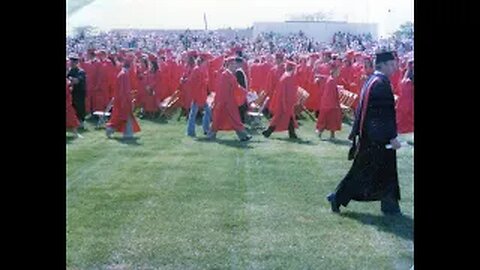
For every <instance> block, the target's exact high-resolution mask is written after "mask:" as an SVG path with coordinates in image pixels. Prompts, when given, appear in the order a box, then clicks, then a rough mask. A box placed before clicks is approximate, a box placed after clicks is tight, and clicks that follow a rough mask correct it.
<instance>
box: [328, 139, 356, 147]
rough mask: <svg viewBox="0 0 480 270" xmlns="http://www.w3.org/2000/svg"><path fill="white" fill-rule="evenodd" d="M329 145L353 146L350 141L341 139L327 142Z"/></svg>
mask: <svg viewBox="0 0 480 270" xmlns="http://www.w3.org/2000/svg"><path fill="white" fill-rule="evenodd" d="M325 141H327V142H329V143H333V144H336V145H347V146H351V145H352V142H351V141H349V140H339V139H334V140H325Z"/></svg>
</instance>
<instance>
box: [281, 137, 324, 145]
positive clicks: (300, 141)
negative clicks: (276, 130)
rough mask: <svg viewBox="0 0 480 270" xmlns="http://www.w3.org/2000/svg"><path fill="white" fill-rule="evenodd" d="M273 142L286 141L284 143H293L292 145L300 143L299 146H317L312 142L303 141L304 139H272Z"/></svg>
mask: <svg viewBox="0 0 480 270" xmlns="http://www.w3.org/2000/svg"><path fill="white" fill-rule="evenodd" d="M272 140H277V141H284V142H291V143H298V144H307V145H315V144H316V143H314V142H312V141H310V140H303V139H302V138H298V139H290V138H272Z"/></svg>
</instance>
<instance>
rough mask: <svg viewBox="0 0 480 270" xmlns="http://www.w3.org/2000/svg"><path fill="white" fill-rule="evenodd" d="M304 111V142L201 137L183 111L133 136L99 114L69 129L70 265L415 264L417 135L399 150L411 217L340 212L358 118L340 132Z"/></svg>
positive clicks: (374, 209)
mask: <svg viewBox="0 0 480 270" xmlns="http://www.w3.org/2000/svg"><path fill="white" fill-rule="evenodd" d="M300 122H301V127H300V129H299V130H298V135H299V137H300V138H301V139H302V140H301V141H290V140H288V135H287V132H282V133H274V134H273V135H272V136H271V138H270V139H265V138H263V136H261V134H260V135H258V134H255V133H254V134H253V135H254V137H253V139H252V141H250V142H247V143H242V142H239V141H238V140H237V138H236V135H235V133H234V132H220V133H219V134H218V135H217V141H215V142H210V141H207V140H205V139H204V136H203V132H202V131H201V127H200V126H197V135H198V136H199V138H197V139H193V138H190V137H187V136H186V135H185V130H186V122H185V120H184V118H183V119H182V120H181V121H179V122H177V120H176V117H174V118H173V119H172V120H168V123H167V122H165V121H149V120H140V125H141V127H142V132H140V133H138V134H137V136H138V139H137V140H133V141H128V142H126V141H122V140H120V139H110V140H109V139H107V138H106V136H105V133H104V130H95V129H94V128H93V125H92V124H91V123H90V124H89V129H88V131H85V132H83V136H84V138H83V139H72V138H71V137H69V135H67V153H66V154H67V190H66V193H67V269H72V270H73V269H369V270H370V269H410V267H411V265H412V263H413V148H412V146H407V147H404V148H402V149H400V150H399V151H398V167H399V178H400V185H401V193H402V194H401V195H402V200H401V207H402V211H403V213H404V216H400V217H388V216H383V215H382V214H381V211H380V203H379V202H371V203H359V202H354V201H352V202H351V203H350V204H349V206H348V208H342V214H340V215H337V214H333V213H331V212H330V206H329V204H328V202H327V200H326V199H325V196H326V195H327V194H328V193H329V192H331V191H333V190H334V188H335V187H336V185H337V183H338V182H339V181H340V180H341V179H342V177H343V176H344V175H345V174H346V172H347V171H348V169H349V167H350V164H351V162H350V161H347V159H346V156H347V151H348V148H349V145H348V142H347V141H346V137H347V134H348V132H349V131H350V126H349V125H346V124H344V126H343V130H342V131H341V132H340V133H339V134H338V135H337V138H338V141H337V142H336V143H333V142H329V141H320V140H319V139H318V137H316V135H315V133H314V123H313V122H311V121H309V120H308V121H307V120H302V121H300ZM325 135H327V136H325V137H328V134H325ZM116 136H117V137H119V136H120V134H117V135H116Z"/></svg>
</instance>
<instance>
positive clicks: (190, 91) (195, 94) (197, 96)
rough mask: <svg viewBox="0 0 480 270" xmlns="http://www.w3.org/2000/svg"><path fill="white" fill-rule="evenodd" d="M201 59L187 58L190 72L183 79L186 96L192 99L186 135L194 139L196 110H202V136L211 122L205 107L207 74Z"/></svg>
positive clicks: (207, 108) (206, 106) (207, 109)
mask: <svg viewBox="0 0 480 270" xmlns="http://www.w3.org/2000/svg"><path fill="white" fill-rule="evenodd" d="M201 65H202V59H201V58H198V59H196V58H195V57H194V56H193V57H192V56H191V57H190V58H189V66H190V67H191V72H189V75H188V77H187V78H186V79H185V84H184V86H185V88H184V89H185V90H186V91H187V95H190V97H191V98H192V103H191V106H190V113H189V115H188V123H187V135H188V136H190V137H195V136H196V134H195V121H196V118H197V113H198V109H199V108H200V107H201V108H203V111H204V114H203V118H202V127H203V134H205V135H206V134H207V133H208V131H209V127H210V121H211V118H212V117H211V115H212V112H211V109H210V107H209V106H208V105H207V73H206V72H205V69H204V68H202V66H201Z"/></svg>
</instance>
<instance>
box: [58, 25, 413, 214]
mask: <svg viewBox="0 0 480 270" xmlns="http://www.w3.org/2000/svg"><path fill="white" fill-rule="evenodd" d="M412 49H413V41H412V40H407V41H405V40H395V39H394V38H389V39H386V40H380V41H374V40H372V38H371V36H369V35H357V36H355V35H350V34H345V33H336V34H335V35H334V37H333V38H332V42H331V43H330V44H321V43H318V42H315V41H314V40H312V39H311V38H309V37H307V36H305V34H303V33H301V32H300V33H297V34H290V35H280V34H277V33H263V34H261V35H259V36H257V37H254V38H248V37H240V36H235V37H233V38H231V37H230V38H228V37H226V36H224V35H222V34H219V33H217V32H215V31H209V32H207V31H185V32H155V33H146V32H129V33H125V32H109V33H101V34H98V35H94V36H89V35H81V36H77V37H72V38H68V40H67V53H68V55H69V56H68V58H67V61H66V65H67V88H66V93H67V97H66V103H67V104H66V105H67V110H66V114H67V128H68V129H71V130H72V131H73V132H74V133H75V135H76V136H79V134H78V132H77V130H78V128H84V126H83V123H84V121H85V118H86V117H87V116H88V115H92V114H94V112H96V111H99V112H105V114H104V115H106V113H109V111H110V108H112V109H111V114H110V119H109V121H108V122H107V123H106V125H105V127H106V136H108V137H111V136H113V134H114V132H123V137H124V138H132V137H133V134H134V133H135V132H138V131H140V129H141V128H140V125H139V123H138V122H137V120H136V118H137V116H139V115H140V116H142V117H143V116H145V117H155V116H158V114H159V113H162V112H164V111H165V110H166V109H171V108H178V109H181V110H182V113H183V114H184V115H185V116H187V119H188V120H187V125H186V132H185V133H186V135H187V136H191V137H196V136H197V134H196V122H195V121H196V118H197V114H198V112H199V111H202V114H203V116H202V128H203V133H204V135H205V136H207V137H208V138H209V139H211V140H215V139H216V134H217V133H218V132H219V131H229V130H232V131H235V132H236V134H237V136H238V138H239V140H240V141H248V140H250V139H251V138H252V136H251V135H250V134H248V132H247V130H246V128H245V124H246V120H247V117H246V115H247V113H248V111H249V110H251V109H255V108H257V109H258V108H262V109H263V110H262V111H261V113H263V115H265V116H267V118H268V119H269V125H268V128H266V129H265V130H263V132H262V134H263V136H265V137H266V138H268V137H270V135H271V134H272V133H273V132H283V131H288V136H289V137H290V138H291V139H298V136H297V134H296V132H295V129H296V128H298V123H297V117H298V112H299V110H297V109H298V108H300V109H301V110H300V112H301V111H307V112H308V113H311V114H312V115H313V114H314V115H315V116H314V117H315V118H316V119H315V120H316V122H317V123H316V130H315V131H316V132H317V134H318V136H319V137H321V136H322V134H323V132H324V131H325V130H327V131H330V139H335V132H336V131H339V130H340V129H341V127H342V125H341V122H342V107H341V101H340V97H339V89H340V88H343V90H346V91H349V92H350V93H353V94H355V95H356V96H357V97H358V99H356V100H355V102H353V103H352V104H351V106H352V109H353V110H355V119H354V124H353V128H352V132H351V134H350V136H349V139H351V140H352V141H353V142H354V143H353V146H352V149H351V158H352V159H354V163H353V165H352V168H351V170H350V172H349V173H348V174H347V176H346V177H345V178H344V180H343V181H342V182H341V183H340V184H339V186H338V187H337V189H336V191H335V192H334V193H332V194H331V195H329V196H328V200H329V202H330V203H331V206H332V211H333V212H339V211H340V206H346V205H347V204H348V203H349V201H350V200H352V199H353V200H360V201H371V200H381V201H382V211H383V212H385V213H399V212H400V209H399V205H398V200H399V199H400V191H399V187H398V179H397V172H396V156H395V151H391V150H389V148H388V147H387V146H389V147H390V149H393V150H396V149H399V148H400V146H401V145H400V143H399V141H398V139H397V134H400V133H410V132H413V85H414V84H413V78H414V76H413V74H414V65H413V63H414V62H413V53H412V52H413V51H412ZM136 112H139V113H140V114H139V115H136ZM312 132H314V131H312ZM357 140H358V144H357V143H356V141H357ZM364 168H367V169H368V170H364ZM366 172H368V173H366Z"/></svg>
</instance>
